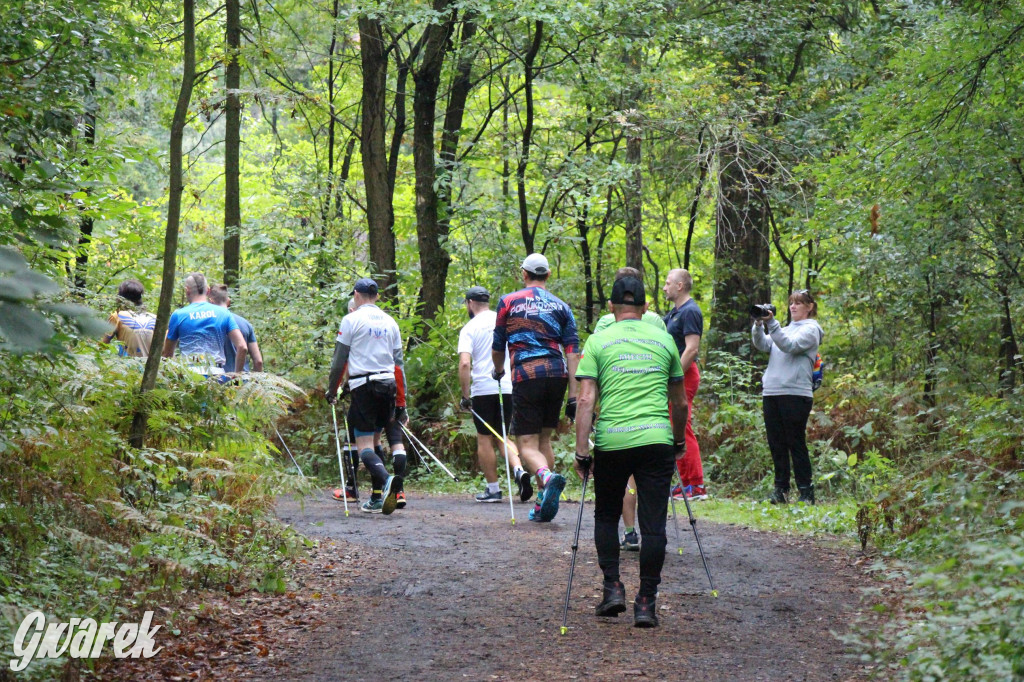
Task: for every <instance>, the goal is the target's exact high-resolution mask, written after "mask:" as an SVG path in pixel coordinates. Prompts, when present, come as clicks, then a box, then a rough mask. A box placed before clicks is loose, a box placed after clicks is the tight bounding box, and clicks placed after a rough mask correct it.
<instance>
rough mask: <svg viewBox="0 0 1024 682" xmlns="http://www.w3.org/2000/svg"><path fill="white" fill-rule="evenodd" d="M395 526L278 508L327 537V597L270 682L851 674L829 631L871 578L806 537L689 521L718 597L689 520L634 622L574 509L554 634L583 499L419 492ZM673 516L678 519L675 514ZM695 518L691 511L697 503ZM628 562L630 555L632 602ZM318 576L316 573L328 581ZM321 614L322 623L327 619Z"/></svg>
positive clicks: (292, 640) (292, 506) (310, 502)
mask: <svg viewBox="0 0 1024 682" xmlns="http://www.w3.org/2000/svg"><path fill="white" fill-rule="evenodd" d="M410 497H411V499H410V505H409V508H407V509H405V510H401V511H396V512H395V513H394V514H393V515H391V516H389V517H385V516H381V515H377V514H372V515H371V514H363V513H360V512H358V511H357V510H356V509H355V508H354V507H352V508H351V509H352V514H351V516H350V518H348V519H346V518H345V517H344V515H343V513H342V508H341V505H340V504H338V503H337V502H334V501H332V500H328V499H307V500H306V501H304V502H303V503H299V502H296V501H293V500H282V501H280V502H279V504H278V516H279V517H280V518H281V519H282V520H283V521H285V522H287V523H290V524H292V525H293V526H294V527H295V528H296V529H297V530H298V531H299V532H301V533H304V534H306V535H309V536H311V537H316V538H319V539H321V540H322V541H323V546H322V547H321V549H320V550H319V551H318V554H319V556H320V558H321V559H324V558H325V557H326V558H327V559H328V560H329V561H330V562H331V563H328V564H327V567H326V568H323V569H320V570H319V572H318V573H311V574H310V575H309V576H308V579H307V580H306V584H304V585H300V586H299V587H300V589H299V591H300V592H302V593H307V594H308V593H310V592H312V591H313V590H318V589H322V585H320V584H319V583H320V582H321V580H322V579H323V580H329V582H330V583H331V587H330V588H329V590H328V591H329V592H331V593H332V594H327V593H325V594H322V595H320V594H319V593H318V597H317V598H318V599H322V602H321V606H322V609H323V610H322V611H320V616H321V619H322V622H321V623H320V624H318V625H317V626H315V627H313V628H309V629H304V630H303V631H301V632H299V633H298V634H296V635H295V636H294V637H289V640H288V643H287V645H286V646H285V647H283V648H278V647H275V649H276V651H275V652H274V654H273V658H274V659H275V660H274V664H273V665H272V666H271V667H272V668H273V669H274V672H273V674H272V675H271V674H270V673H271V670H270V669H269V668H262V670H259V671H253V672H255V673H256V676H258V677H263V676H266V679H271V678H280V677H282V676H283V677H287V678H292V679H301V680H372V679H388V680H396V679H397V680H407V681H409V682H412V681H414V680H416V681H418V680H451V679H459V678H461V679H470V680H546V681H552V680H562V679H587V680H604V679H609V680H618V679H622V678H624V677H625V678H634V677H645V678H647V679H666V680H682V679H688V678H692V679H701V680H850V679H861V678H862V677H863V673H864V670H863V669H862V667H861V665H860V664H859V663H858V662H857V661H856V660H855V659H853V658H851V657H850V656H848V655H846V652H844V648H843V645H842V644H841V643H840V642H839V641H838V640H837V639H836V638H835V637H834V636H833V635H832V634H831V633H833V632H837V633H842V632H845V631H847V629H848V626H849V623H850V621H851V619H852V617H853V615H854V614H855V613H856V612H857V610H858V609H859V608H861V599H860V594H861V592H860V588H862V587H863V586H865V585H866V584H867V583H868V580H867V579H866V578H865V577H864V576H863V574H862V573H861V572H860V571H859V570H858V569H857V568H856V567H855V566H854V560H855V557H854V556H853V554H852V552H843V551H837V550H832V549H826V548H823V547H822V546H821V545H819V544H816V543H813V542H811V541H809V540H806V539H802V538H794V537H790V536H783V535H777V534H771V533H762V532H757V531H753V530H750V529H747V528H739V527H732V526H726V525H716V524H709V523H706V522H703V523H702V522H698V531H700V532H701V533H702V535H701V539H702V541H703V543H704V548H705V551H706V552H707V554H708V561H709V563H710V564H711V570H712V573H713V576H714V578H715V582H716V587H717V588H718V590H719V594H720V596H719V598H718V599H713V598H712V597H710V596H709V588H708V584H707V578H706V576H705V575H704V572H703V568H702V566H701V562H700V557H699V555H698V554H697V547H696V544H695V542H694V539H693V533H692V532H690V530H689V524H688V523H686V522H685V517H683V518H682V519H681V520H680V531H681V533H683V535H682V546H683V555H682V556H680V555H679V554H677V553H674V552H675V549H676V547H677V543H676V541H675V536H674V532H673V529H672V522H671V520H670V521H669V531H668V533H669V551H670V554H669V556H668V557H667V559H666V563H665V570H664V573H663V576H664V580H663V582H662V584H661V588H660V594H659V599H658V604H659V606H660V611H659V617H660V619H661V627H660V628H658V629H655V630H640V629H636V628H634V627H632V610H631V609H630V610H629V611H627V613H626V614H623V615H622V616H620V617H619V618H617V619H607V620H604V619H597V618H595V617H594V615H593V607H594V605H595V604H597V602H598V601H599V600H600V597H599V593H600V571H599V569H598V567H597V563H596V555H595V552H594V545H593V512H592V507H591V506H590V505H589V504H588V507H587V509H585V511H584V515H583V530H582V532H581V535H580V553H579V558H578V561H577V568H576V577H575V580H574V586H573V598H572V604H571V610H570V613H569V625H570V627H571V630H570V632H569V634H568V635H566V636H562V635H560V634H559V626H560V625H561V615H562V604H563V601H564V598H565V585H566V578H567V576H568V569H569V561H570V547H571V544H572V532H573V529H574V526H575V521H576V512H577V510H578V506H577V505H576V504H563V506H562V510H561V511H560V512H559V515H558V517H557V518H556V519H555V521H554V522H553V523H549V524H535V523H530V522H529V521H527V520H526V515H527V512H528V509H529V507H528V506H527V505H524V504H518V503H517V504H516V515H517V519H518V522H517V524H516V526H515V527H514V528H513V527H512V526H511V524H510V523H509V508H508V504H507V503H506V504H503V505H496V504H489V505H485V504H477V503H474V502H472V501H470V500H469V499H468V498H467V497H452V496H427V497H424V496H422V495H417V494H415V493H413V494H412V495H411V496H410ZM684 511H685V510H684V508H682V506H681V505H680V512H684ZM696 511H697V513H698V514H699V506H698V507H697V508H696ZM636 556H637V555H636V554H635V553H629V554H624V556H623V559H624V560H623V563H622V575H623V577H622V579H623V582H624V583H625V584H626V589H627V596H628V599H629V600H630V601H631V600H632V597H633V596H634V595H635V592H636V588H637V585H638V581H637V561H636ZM321 574H323V575H321ZM321 619H318V620H321Z"/></svg>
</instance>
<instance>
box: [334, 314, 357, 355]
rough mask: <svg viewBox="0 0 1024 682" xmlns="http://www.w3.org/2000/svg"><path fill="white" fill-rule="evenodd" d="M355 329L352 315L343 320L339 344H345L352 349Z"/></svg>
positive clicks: (339, 329)
mask: <svg viewBox="0 0 1024 682" xmlns="http://www.w3.org/2000/svg"><path fill="white" fill-rule="evenodd" d="M353 327H354V325H353V323H352V316H351V315H346V316H345V317H343V318H341V326H340V327H338V338H337V341H338V343H343V344H345V345H346V346H348V347H350V348H351V347H352V335H353V332H354V331H355V330H354V329H353Z"/></svg>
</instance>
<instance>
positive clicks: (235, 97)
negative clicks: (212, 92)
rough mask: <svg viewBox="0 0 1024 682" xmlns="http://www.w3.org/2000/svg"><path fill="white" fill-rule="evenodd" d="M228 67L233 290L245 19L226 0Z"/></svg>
mask: <svg viewBox="0 0 1024 682" xmlns="http://www.w3.org/2000/svg"><path fill="white" fill-rule="evenodd" d="M226 7H227V21H226V26H225V28H226V31H225V33H226V35H225V38H226V41H227V50H225V54H226V55H227V64H226V65H225V67H224V86H225V88H226V89H227V101H226V105H225V116H224V283H225V284H227V285H228V286H229V287H231V288H232V289H235V288H237V287H238V277H239V275H240V273H241V249H242V245H241V229H242V208H241V204H240V201H241V199H240V195H239V168H238V157H239V148H240V146H241V125H242V100H241V97H240V96H239V93H238V90H239V88H241V87H242V65H241V64H240V63H239V61H238V51H239V49H240V48H241V45H242V19H241V16H240V15H241V9H240V1H239V0H226Z"/></svg>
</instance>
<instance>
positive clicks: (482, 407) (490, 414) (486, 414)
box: [473, 393, 512, 436]
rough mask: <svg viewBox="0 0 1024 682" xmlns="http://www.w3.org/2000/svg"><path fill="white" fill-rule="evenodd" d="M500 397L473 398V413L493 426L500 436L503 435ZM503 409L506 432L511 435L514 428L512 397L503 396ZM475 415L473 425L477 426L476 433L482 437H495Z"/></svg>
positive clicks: (483, 396)
mask: <svg viewBox="0 0 1024 682" xmlns="http://www.w3.org/2000/svg"><path fill="white" fill-rule="evenodd" d="M498 404H499V403H498V395H497V394H496V393H495V394H494V395H475V396H473V411H474V412H476V414H478V415H480V416H481V417H483V418H484V420H486V421H487V423H488V424H490V425H491V428H493V429H494V430H495V431H497V432H498V435H499V436H500V435H501V421H499V420H498ZM501 407H503V408H505V410H504V417H505V430H506V431H507V432H509V433H511V428H512V396H510V395H508V394H505V395H502V396H501ZM476 414H474V415H473V423H474V424H476V432H477V433H479V434H480V435H481V436H493V435H494V434H493V433H491V431H490V429H488V428H487V427H486V426H485V425H484V423H483V422H482V421H480V420H479V419H477V418H476Z"/></svg>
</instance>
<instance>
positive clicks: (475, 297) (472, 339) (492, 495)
mask: <svg viewBox="0 0 1024 682" xmlns="http://www.w3.org/2000/svg"><path fill="white" fill-rule="evenodd" d="M490 301H491V293H490V292H489V291H487V289H485V288H484V287H481V286H475V287H470V288H469V289H467V290H466V313H467V314H468V315H469V322H467V323H466V326H464V327H463V328H462V330H461V331H460V332H459V346H458V353H459V383H460V384H461V386H462V400H461V401H460V402H459V406H460V407H461V408H462V409H464V410H470V409H471V410H472V411H473V413H474V414H473V424H475V425H476V457H477V461H479V463H480V469H482V470H483V472H484V480H486V481H487V490H485V491H484V492H482V493H480V494H478V495H477V496H476V498H475V499H476V501H477V502H501V486H500V485H499V484H498V462H497V456H496V455H495V447H496V446H497V447H499V448H500V450H499V451H507V453H508V461H509V464H510V465H511V466H512V467H514V468H515V478H516V484H517V485H518V486H519V499H520V500H522V501H523V502H525V501H527V500H528V499H530V498H531V497H532V496H533V485H532V484H531V483H530V474H528V473H527V472H526V471H524V470H523V467H522V464H521V462H520V461H519V456H518V454H517V453H516V452H515V451H512V450H507V448H506V447H505V446H502V445H501V441H500V439H498V438H495V437H494V435H493V434H492V433H491V431H490V429H488V428H487V425H488V424H489V425H490V426H491V428H492V429H494V431H495V432H496V433H502V428H503V427H502V422H504V428H505V429H506V430H507V429H508V427H509V426H510V424H511V422H512V379H511V378H510V377H508V376H507V373H508V354H505V361H504V363H503V368H504V372H505V374H506V376H503V377H502V378H501V380H500V381H495V380H494V379H493V378H492V376H491V375H492V374H493V373H494V360H493V359H492V358H491V344H492V343H493V340H494V321H495V319H497V316H496V315H495V313H494V311H493V310H491V305H490ZM499 385H500V390H501V395H502V400H501V401H499V400H498V391H499ZM478 415H479V416H478ZM480 418H483V419H485V420H486V424H485V423H484V422H483V421H481V420H480Z"/></svg>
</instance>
